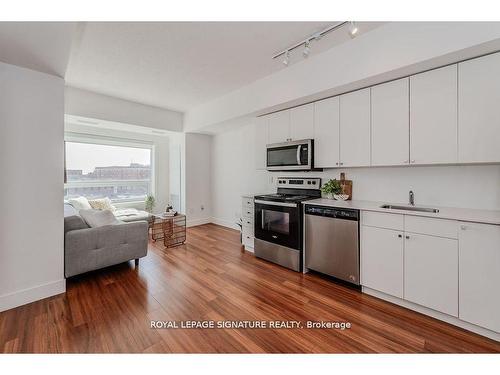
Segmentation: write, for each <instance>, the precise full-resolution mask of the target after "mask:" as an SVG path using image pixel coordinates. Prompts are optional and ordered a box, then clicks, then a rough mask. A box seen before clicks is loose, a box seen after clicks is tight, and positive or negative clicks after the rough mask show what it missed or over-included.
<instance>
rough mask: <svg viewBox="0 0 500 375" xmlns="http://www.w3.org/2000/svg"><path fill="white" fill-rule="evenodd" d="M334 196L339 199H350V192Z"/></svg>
mask: <svg viewBox="0 0 500 375" xmlns="http://www.w3.org/2000/svg"><path fill="white" fill-rule="evenodd" d="M333 198H334V199H335V200H338V201H346V200H348V199H349V194H334V195H333Z"/></svg>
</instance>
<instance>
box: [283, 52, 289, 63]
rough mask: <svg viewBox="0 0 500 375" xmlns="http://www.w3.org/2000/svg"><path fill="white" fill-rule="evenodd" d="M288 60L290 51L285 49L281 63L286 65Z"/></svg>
mask: <svg viewBox="0 0 500 375" xmlns="http://www.w3.org/2000/svg"><path fill="white" fill-rule="evenodd" d="M289 62H290V51H286V53H285V58H284V59H283V65H285V66H288V64H289Z"/></svg>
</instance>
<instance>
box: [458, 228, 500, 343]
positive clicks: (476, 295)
mask: <svg viewBox="0 0 500 375" xmlns="http://www.w3.org/2000/svg"><path fill="white" fill-rule="evenodd" d="M460 224H461V225H460V230H459V234H458V242H459V263H460V265H459V275H460V279H459V285H460V295H459V301H460V309H459V317H460V319H462V320H465V321H467V322H469V323H473V324H477V325H479V326H481V327H485V328H488V329H491V330H493V331H495V332H498V333H500V292H499V288H500V245H499V244H500V225H488V224H475V223H460Z"/></svg>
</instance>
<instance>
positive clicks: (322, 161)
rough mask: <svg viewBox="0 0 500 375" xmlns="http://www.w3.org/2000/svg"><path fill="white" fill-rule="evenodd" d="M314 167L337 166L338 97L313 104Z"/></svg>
mask: <svg viewBox="0 0 500 375" xmlns="http://www.w3.org/2000/svg"><path fill="white" fill-rule="evenodd" d="M313 138H314V166H315V167H318V168H328V167H338V165H339V156H340V155H339V141H340V140H339V97H338V96H336V97H334V98H329V99H325V100H321V101H319V102H316V103H314V134H313Z"/></svg>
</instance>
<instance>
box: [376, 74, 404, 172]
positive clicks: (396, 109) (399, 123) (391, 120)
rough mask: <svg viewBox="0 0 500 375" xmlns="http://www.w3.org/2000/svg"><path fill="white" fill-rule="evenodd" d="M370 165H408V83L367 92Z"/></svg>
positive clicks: (399, 81) (398, 82) (395, 82)
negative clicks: (369, 123) (368, 93)
mask: <svg viewBox="0 0 500 375" xmlns="http://www.w3.org/2000/svg"><path fill="white" fill-rule="evenodd" d="M371 90H372V91H371V116H372V127H371V132H372V133H371V134H372V145H371V152H372V159H371V162H372V165H405V164H408V163H409V131H410V124H409V121H410V114H409V112H410V110H409V99H408V96H409V79H408V78H403V79H398V80H397V81H392V82H388V83H384V84H381V85H377V86H373V87H372V88H371Z"/></svg>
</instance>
